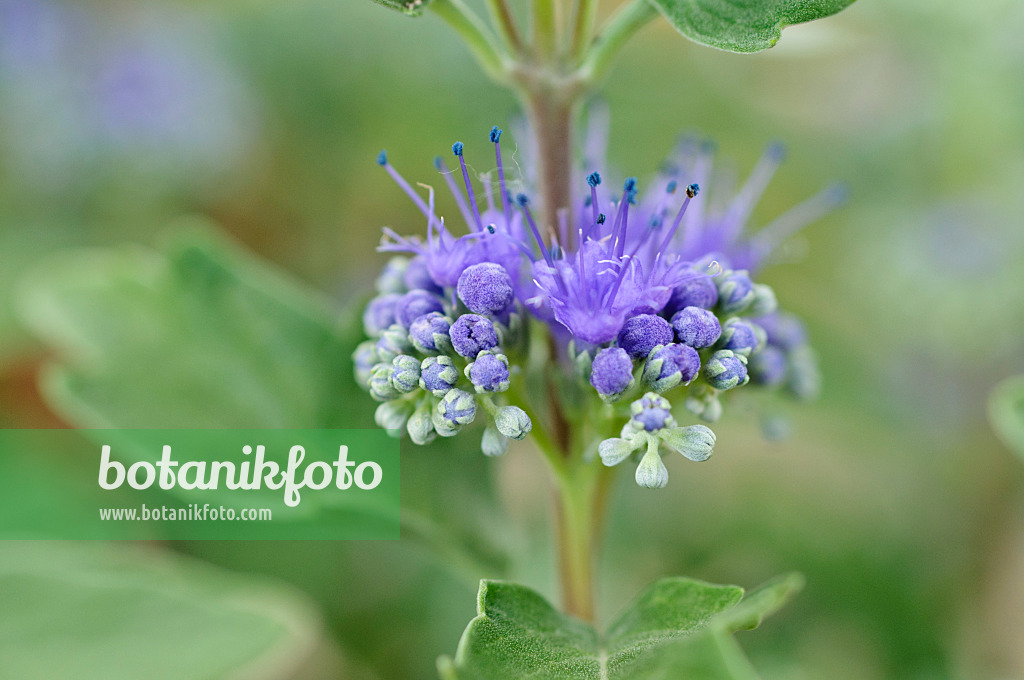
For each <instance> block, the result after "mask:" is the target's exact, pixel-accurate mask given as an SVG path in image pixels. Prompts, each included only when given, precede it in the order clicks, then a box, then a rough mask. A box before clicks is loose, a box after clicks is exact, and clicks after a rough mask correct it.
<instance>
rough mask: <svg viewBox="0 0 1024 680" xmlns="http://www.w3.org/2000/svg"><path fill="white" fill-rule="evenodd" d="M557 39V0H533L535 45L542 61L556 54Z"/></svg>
mask: <svg viewBox="0 0 1024 680" xmlns="http://www.w3.org/2000/svg"><path fill="white" fill-rule="evenodd" d="M557 41H558V21H557V19H556V17H555V0H533V45H534V48H535V51H536V55H537V56H538V57H539V58H540V60H541V61H546V60H547V59H548V58H550V57H551V56H552V55H554V54H555V45H556V43H557Z"/></svg>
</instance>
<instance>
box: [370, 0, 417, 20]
mask: <svg viewBox="0 0 1024 680" xmlns="http://www.w3.org/2000/svg"><path fill="white" fill-rule="evenodd" d="M373 1H374V2H375V3H377V4H378V5H384V6H385V7H390V8H391V9H394V10H398V11H399V12H401V13H402V14H405V15H407V16H410V17H418V16H419V15H421V14H423V10H425V9H426V8H427V5H429V4H430V3H431V1H432V0H373Z"/></svg>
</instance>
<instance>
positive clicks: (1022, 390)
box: [988, 375, 1024, 458]
mask: <svg viewBox="0 0 1024 680" xmlns="http://www.w3.org/2000/svg"><path fill="white" fill-rule="evenodd" d="M988 414H989V420H990V421H991V423H992V428H993V429H994V430H995V431H996V434H998V435H999V438H1000V439H1002V440H1003V443H1004V444H1006V446H1007V447H1009V448H1010V449H1011V450H1013V451H1014V452H1015V453H1016V454H1017V455H1018V456H1020V457H1021V458H1024V375H1017V376H1014V377H1012V378H1007V379H1006V380H1004V381H1002V382H1001V383H999V384H998V385H996V388H995V389H994V390H993V391H992V396H991V397H990V398H989V402H988Z"/></svg>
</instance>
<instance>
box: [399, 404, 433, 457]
mask: <svg viewBox="0 0 1024 680" xmlns="http://www.w3.org/2000/svg"><path fill="white" fill-rule="evenodd" d="M433 410H434V409H433V405H432V404H431V402H430V400H429V399H424V400H423V402H422V403H421V404H420V405H419V406H418V407H416V411H415V412H414V413H413V414H412V415H411V416H410V417H409V422H407V423H406V425H405V429H406V431H407V432H408V433H409V439H411V440H412V442H413V443H414V444H419V445H421V446H422V445H423V444H427V443H429V442H430V441H432V440H433V439H434V438H435V437H436V436H437V433H435V432H434V423H433V422H432V421H431V413H432V412H433Z"/></svg>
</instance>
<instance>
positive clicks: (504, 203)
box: [491, 125, 512, 230]
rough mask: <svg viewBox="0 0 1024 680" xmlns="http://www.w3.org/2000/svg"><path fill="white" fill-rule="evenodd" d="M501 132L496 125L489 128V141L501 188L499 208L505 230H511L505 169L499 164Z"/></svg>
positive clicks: (509, 203)
mask: <svg viewBox="0 0 1024 680" xmlns="http://www.w3.org/2000/svg"><path fill="white" fill-rule="evenodd" d="M500 139H501V130H500V129H499V128H498V126H497V125H495V126H494V127H492V128H491V141H492V142H494V157H495V159H496V160H497V162H498V185H499V186H500V187H501V207H502V209H504V211H505V229H506V230H509V229H511V228H512V205H511V203H512V202H511V200H510V194H509V193H508V188H507V187H506V186H505V167H504V166H503V165H502V163H501V144H500V143H499V141H498V140H500Z"/></svg>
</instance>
